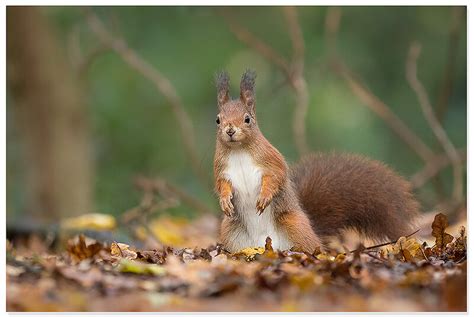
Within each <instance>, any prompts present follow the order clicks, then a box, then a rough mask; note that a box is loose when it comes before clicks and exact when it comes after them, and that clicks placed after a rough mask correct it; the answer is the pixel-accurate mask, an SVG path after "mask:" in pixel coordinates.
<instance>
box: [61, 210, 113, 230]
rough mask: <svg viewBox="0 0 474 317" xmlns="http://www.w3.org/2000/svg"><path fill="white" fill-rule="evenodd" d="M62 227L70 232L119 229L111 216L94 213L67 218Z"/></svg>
mask: <svg viewBox="0 0 474 317" xmlns="http://www.w3.org/2000/svg"><path fill="white" fill-rule="evenodd" d="M61 227H62V228H63V229H69V230H71V229H72V230H84V229H92V230H113V229H115V228H116V227H117V221H116V220H115V218H114V217H113V216H111V215H105V214H98V213H93V214H85V215H81V216H79V217H74V218H66V219H64V220H63V221H62V222H61Z"/></svg>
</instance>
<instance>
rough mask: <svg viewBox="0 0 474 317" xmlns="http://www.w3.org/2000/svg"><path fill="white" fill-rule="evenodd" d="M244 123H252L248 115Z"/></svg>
mask: <svg viewBox="0 0 474 317" xmlns="http://www.w3.org/2000/svg"><path fill="white" fill-rule="evenodd" d="M244 122H245V123H250V117H249V116H248V115H246V116H245V119H244Z"/></svg>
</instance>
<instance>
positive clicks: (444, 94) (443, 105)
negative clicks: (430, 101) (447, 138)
mask: <svg viewBox="0 0 474 317" xmlns="http://www.w3.org/2000/svg"><path fill="white" fill-rule="evenodd" d="M463 11H464V9H463V8H462V7H453V8H452V17H451V28H450V30H449V46H448V57H447V60H446V66H445V69H444V76H443V81H442V84H441V88H440V89H439V95H438V99H437V103H436V117H437V118H438V120H439V121H440V122H443V120H444V116H445V113H446V111H447V108H448V102H449V97H450V96H451V93H452V90H453V77H454V72H455V67H456V57H457V52H458V43H459V32H460V30H461V21H462V19H461V18H462V15H463Z"/></svg>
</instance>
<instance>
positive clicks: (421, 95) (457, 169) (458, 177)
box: [406, 42, 463, 201]
mask: <svg viewBox="0 0 474 317" xmlns="http://www.w3.org/2000/svg"><path fill="white" fill-rule="evenodd" d="M420 52H421V46H420V44H419V43H417V42H414V43H412V45H411V46H410V49H409V52H408V57H407V61H406V77H407V80H408V83H409V84H410V86H411V88H412V89H413V91H414V92H415V94H416V96H417V98H418V101H419V104H420V106H421V109H422V111H423V115H424V116H425V119H426V120H427V121H428V124H429V125H430V128H431V130H432V131H433V133H434V135H435V136H436V138H437V139H438V141H439V143H440V144H441V146H442V147H443V149H444V151H445V152H446V154H447V155H448V157H449V159H450V161H451V164H452V165H453V194H452V196H453V199H454V200H455V201H461V200H462V197H463V174H462V173H463V167H462V162H461V159H460V157H459V155H458V152H457V151H456V148H455V147H454V145H453V144H452V143H451V141H450V140H449V137H448V135H447V133H446V131H445V130H444V129H443V127H442V126H441V124H440V122H439V121H438V119H437V118H436V115H435V113H434V111H433V107H432V105H431V103H430V101H429V98H428V94H427V92H426V90H425V87H424V86H423V84H422V83H421V82H420V81H419V79H418V77H417V64H416V63H417V59H418V57H419V55H420Z"/></svg>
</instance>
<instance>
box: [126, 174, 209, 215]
mask: <svg viewBox="0 0 474 317" xmlns="http://www.w3.org/2000/svg"><path fill="white" fill-rule="evenodd" d="M135 184H136V186H137V187H139V188H141V189H142V190H144V191H151V192H155V193H159V194H160V195H162V196H164V197H171V198H173V199H177V200H178V201H181V202H182V203H183V204H185V205H187V206H189V207H192V208H193V210H196V211H198V212H199V213H202V214H206V213H209V214H213V213H214V210H213V209H211V208H209V207H208V206H207V205H206V204H204V203H203V202H201V201H200V200H199V199H197V198H195V197H194V196H192V195H190V194H188V193H187V192H186V191H184V190H183V189H181V188H179V187H178V186H176V185H174V184H172V183H170V182H168V181H166V180H164V179H162V178H159V177H158V178H155V179H150V178H146V177H137V179H136V180H135Z"/></svg>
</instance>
